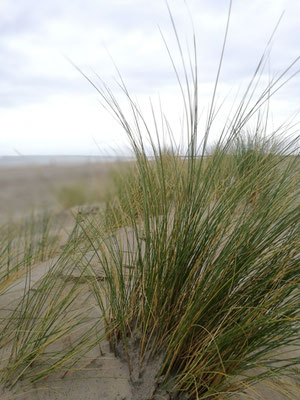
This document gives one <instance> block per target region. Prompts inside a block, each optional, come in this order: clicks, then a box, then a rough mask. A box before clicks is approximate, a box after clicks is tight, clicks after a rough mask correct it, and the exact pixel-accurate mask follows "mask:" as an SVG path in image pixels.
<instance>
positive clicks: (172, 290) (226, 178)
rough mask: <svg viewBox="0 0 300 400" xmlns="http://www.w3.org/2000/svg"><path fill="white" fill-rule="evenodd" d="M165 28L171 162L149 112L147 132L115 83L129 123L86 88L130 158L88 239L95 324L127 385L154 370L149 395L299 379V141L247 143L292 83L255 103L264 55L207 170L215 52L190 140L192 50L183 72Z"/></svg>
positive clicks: (194, 90)
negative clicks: (177, 99)
mask: <svg viewBox="0 0 300 400" xmlns="http://www.w3.org/2000/svg"><path fill="white" fill-rule="evenodd" d="M171 20H172V24H173V27H174V32H175V36H176V40H177V44H178V48H179V52H180V55H181V60H182V65H183V69H184V71H185V73H184V77H183V80H184V81H183V82H182V81H181V80H180V79H179V72H178V70H177V68H176V66H175V63H174V61H173V58H172V56H171V55H170V57H171V61H172V63H173V66H174V69H175V73H176V75H177V77H178V79H179V85H180V88H181V90H182V96H183V104H184V110H185V118H186V120H185V128H186V139H187V146H186V151H185V153H184V154H183V157H182V159H181V160H180V162H179V161H178V152H177V149H176V148H172V147H171V148H170V149H169V159H168V162H167V163H164V162H163V160H164V158H163V151H164V150H163V145H162V144H161V143H160V141H159V135H160V132H159V130H158V128H157V127H158V125H159V124H158V122H157V121H158V120H159V121H161V120H164V119H163V118H162V115H157V116H156V115H155V113H153V119H154V126H155V127H156V129H154V131H151V128H150V125H151V124H150V123H149V125H148V123H147V120H146V117H144V115H143V114H142V111H141V109H140V107H139V105H138V104H137V103H136V102H135V101H134V99H133V98H132V97H131V96H130V94H129V92H128V90H127V88H126V86H125V84H124V82H123V80H122V79H121V82H120V87H121V88H122V90H123V92H124V94H125V96H126V97H127V99H128V102H129V105H130V109H131V112H132V115H131V116H130V115H128V114H125V113H124V112H123V110H122V108H121V106H120V104H119V103H118V100H117V99H116V97H115V96H114V95H113V93H112V91H111V90H110V89H109V88H108V87H107V86H106V85H105V84H103V83H102V82H101V83H100V84H99V85H97V84H96V83H94V82H91V81H90V79H89V78H88V77H86V78H87V79H88V80H89V81H90V82H91V83H92V84H93V86H94V87H95V88H96V89H97V90H98V92H99V93H100V95H101V96H102V99H103V100H104V102H105V104H106V107H108V108H109V110H110V111H111V113H112V114H113V115H114V117H115V118H117V119H118V120H119V122H120V124H121V125H122V126H123V128H124V131H125V132H126V134H127V135H128V138H129V140H130V142H131V144H132V149H133V151H134V154H135V157H136V163H135V165H134V168H133V169H132V171H129V173H128V174H127V175H126V174H123V175H122V180H123V181H122V185H120V183H119V185H120V186H119V188H120V189H119V190H118V191H117V195H116V198H115V202H114V203H112V205H111V206H110V207H108V208H107V212H108V213H109V221H110V222H109V224H108V227H106V229H98V230H97V229H95V232H94V235H93V240H94V239H95V238H97V237H98V244H95V248H97V249H101V251H100V253H101V254H102V256H100V258H101V263H102V264H103V266H104V269H105V273H106V277H107V280H108V282H109V284H108V287H107V291H106V295H107V300H106V302H107V308H106V317H105V320H106V321H108V322H107V326H108V327H109V326H110V324H111V322H113V323H114V324H115V325H116V328H115V329H113V330H112V331H110V334H109V340H110V342H111V345H112V347H113V348H114V349H115V351H116V354H119V355H120V354H123V356H124V355H125V356H124V357H125V359H127V362H128V367H129V371H130V375H131V379H132V381H133V383H136V382H138V381H139V379H140V378H141V377H142V376H143V374H145V373H146V372H145V371H147V365H149V363H152V362H153V360H159V362H158V365H157V371H156V372H157V375H156V381H154V382H153V393H152V394H151V396H155V393H156V394H157V396H159V393H161V394H162V393H163V392H162V390H163V388H165V389H166V390H167V392H168V393H172V396H174V397H172V398H177V397H178V398H180V393H185V395H186V396H188V398H191V399H207V398H212V397H218V396H221V395H224V396H225V395H226V394H227V395H230V393H233V392H235V391H239V390H243V389H244V388H245V387H249V386H251V385H252V384H254V383H257V382H259V381H261V380H264V379H266V378H267V377H272V379H275V380H276V379H280V376H281V377H282V376H288V375H293V374H295V367H299V358H297V356H296V355H295V356H294V353H292V354H291V352H290V353H288V352H289V349H290V348H291V347H292V346H294V348H295V346H298V345H299V300H300V297H299V296H300V294H299V250H300V248H299V243H300V242H299V233H300V231H299V223H298V221H299V220H300V209H299V194H300V192H299V190H300V186H299V182H300V179H299V178H300V175H299V173H300V169H299V167H300V165H299V150H298V147H297V145H298V139H299V138H298V137H296V138H295V137H294V138H291V137H289V136H288V129H286V130H283V131H280V132H277V135H276V136H275V135H274V133H272V134H271V136H270V135H269V136H268V135H266V129H267V128H266V126H263V125H262V124H261V121H262V120H261V118H257V119H256V124H255V123H254V131H255V133H254V135H252V136H251V135H249V134H248V133H247V132H248V131H247V129H248V128H247V127H248V126H249V124H251V123H252V126H253V121H254V120H255V118H256V115H257V114H258V113H260V112H261V111H262V108H263V106H264V105H265V104H266V103H268V101H269V99H270V97H271V96H272V94H273V93H275V92H276V91H277V90H278V88H279V87H280V86H281V85H282V84H283V83H284V81H285V80H288V79H289V75H288V74H289V71H290V68H291V66H290V67H288V68H287V69H286V70H285V71H284V72H283V73H282V75H281V76H280V77H279V78H278V79H276V80H272V81H271V83H269V84H268V85H267V86H266V87H265V88H264V89H263V90H262V92H261V93H258V94H257V93H256V91H255V88H256V85H257V81H258V80H259V79H260V75H261V73H262V71H263V65H264V63H265V60H266V57H267V51H266V53H264V55H263V56H262V59H261V60H260V63H259V66H258V68H257V70H256V71H255V73H254V76H253V78H252V80H251V82H250V84H249V86H248V88H247V90H246V92H245V94H244V96H243V100H242V102H241V104H240V105H239V106H238V107H237V108H236V111H235V113H234V114H233V117H232V118H231V122H230V124H229V125H227V126H225V127H224V129H223V132H222V134H221V136H220V139H219V141H218V143H217V146H216V148H215V151H214V152H213V153H212V154H210V156H209V157H204V155H205V154H206V152H207V147H208V145H207V143H208V139H209V135H210V130H211V127H212V125H213V121H214V118H215V113H216V105H215V95H216V90H217V85H218V80H219V73H220V68H221V63H222V57H223V51H224V47H223V50H222V57H221V62H220V66H219V70H218V75H217V79H216V84H215V88H214V93H213V98H212V102H211V105H210V111H209V113H208V120H207V123H206V128H205V129H204V131H203V132H202V133H201V132H200V131H199V130H200V128H199V123H198V118H199V116H198V75H197V68H198V67H197V52H196V39H195V38H194V56H195V58H192V57H190V56H189V55H188V58H187V59H185V56H184V53H183V48H182V45H181V42H180V39H179V36H178V33H177V30H176V27H175V24H174V21H173V19H172V17H171ZM225 40H226V35H225ZM224 46H225V41H224ZM167 49H168V47H167ZM187 65H189V66H191V71H188V68H187ZM254 93H255V95H256V97H255V99H253V97H254ZM251 101H253V103H254V106H253V104H252V103H251ZM152 111H153V108H152ZM151 123H152V124H153V121H151ZM166 126H167V127H165V128H164V129H165V131H166V130H167V128H168V129H170V127H169V124H168V123H167V122H166ZM280 135H282V136H283V137H284V138H285V139H284V140H279V139H278V138H280ZM172 136H173V135H172ZM282 136H281V137H282ZM146 142H147V144H149V143H150V144H151V157H149V152H147V151H146V150H145V149H146V144H145V143H146ZM223 167H225V168H223ZM170 170H171V171H172V174H173V176H172V185H171V189H170V187H169V171H170ZM224 171H225V172H224ZM124 216H125V220H124ZM112 218H114V223H113V224H112V223H111V219H112ZM125 222H126V227H125V228H123V229H122V227H123V226H124V223H125ZM112 226H113V229H116V227H119V228H121V229H122V231H121V232H122V234H120V233H119V234H118V233H116V232H112V234H113V236H112V237H113V238H114V239H112V237H111V236H110V237H109V238H108V237H107V236H106V235H107V230H109V229H111V227H112ZM104 232H105V234H104ZM114 235H115V236H114ZM104 255H105V256H104ZM108 255H109V256H108ZM125 271H127V272H125ZM103 308H104V307H103ZM132 343H135V346H134V347H133V346H132ZM120 348H122V349H123V350H121V351H120ZM286 353H288V355H286ZM256 368H259V369H256ZM160 390H161V391H160ZM167 392H164V393H165V395H166V393H167ZM139 396H140V392H138V394H136V395H135V396H134V398H140V397H139ZM148 396H149V394H148ZM151 396H149V398H150V397H151ZM147 398H148V397H147ZM151 398H152V397H151ZM157 398H159V397H157Z"/></svg>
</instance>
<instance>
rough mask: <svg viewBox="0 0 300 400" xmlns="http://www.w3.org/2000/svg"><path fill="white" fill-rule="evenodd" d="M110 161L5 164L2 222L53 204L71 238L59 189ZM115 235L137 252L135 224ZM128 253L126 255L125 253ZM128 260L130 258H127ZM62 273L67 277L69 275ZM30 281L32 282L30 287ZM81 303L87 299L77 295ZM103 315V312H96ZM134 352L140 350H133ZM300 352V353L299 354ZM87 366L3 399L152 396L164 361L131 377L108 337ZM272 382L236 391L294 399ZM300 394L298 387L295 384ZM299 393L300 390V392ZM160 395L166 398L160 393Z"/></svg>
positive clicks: (10, 302)
mask: <svg viewBox="0 0 300 400" xmlns="http://www.w3.org/2000/svg"><path fill="white" fill-rule="evenodd" d="M108 168H109V167H108V166H107V165H101V164H100V165H73V166H43V167H35V166H31V167H26V168H20V167H14V168H5V169H1V168H0V222H1V221H2V222H4V221H6V220H7V219H8V217H9V216H12V217H13V218H14V219H17V218H19V217H21V216H23V215H24V214H26V213H27V214H28V213H30V212H31V210H32V209H37V210H38V209H40V208H41V207H45V206H47V207H49V208H51V209H53V210H55V213H56V215H58V220H60V221H61V224H62V225H63V228H64V232H65V235H62V237H61V245H63V244H64V242H65V241H66V237H67V234H68V232H69V231H70V230H71V229H72V226H73V224H74V220H73V218H72V215H71V213H70V212H68V211H66V210H64V209H63V207H62V206H61V205H60V204H59V202H58V200H57V197H56V195H55V193H56V190H57V188H59V187H60V186H63V185H66V184H68V185H69V184H70V183H71V182H78V181H79V180H80V179H85V180H86V181H90V182H95V179H99V180H100V181H101V179H104V177H105V176H106V174H107V171H108ZM124 230H127V231H126V233H127V234H129V236H130V237H131V240H129V241H124V240H123V239H122V238H124V235H125V231H124ZM115 239H116V240H119V241H122V243H123V244H122V245H123V246H124V247H123V249H124V254H126V251H128V250H130V251H134V244H135V237H134V233H133V232H132V231H130V228H123V229H122V230H120V231H116V232H115ZM124 257H126V256H125V255H124ZM57 262H58V256H55V257H53V258H52V259H50V260H47V261H45V262H43V263H39V264H36V265H34V266H33V267H32V271H31V277H30V279H31V285H30V288H31V289H34V288H35V287H36V286H37V285H38V284H39V282H40V281H41V280H42V279H43V277H44V276H45V275H46V274H47V273H48V272H49V271H50V272H51V271H52V270H53V269H54V268H55V266H56V265H57ZM124 263H125V264H126V259H125V260H124ZM93 267H94V271H96V274H97V276H98V277H99V279H101V277H102V276H103V270H102V267H101V265H99V263H98V265H97V260H95V263H94V265H93ZM73 277H74V279H76V277H77V275H76V270H74V271H73ZM60 278H62V279H64V277H63V276H61V277H60ZM25 283H26V282H25V277H24V276H21V277H20V278H19V279H18V280H17V281H16V282H15V283H14V285H13V287H11V288H9V290H7V291H6V292H5V293H4V294H2V295H1V296H0V303H1V307H0V313H1V314H0V317H1V318H3V317H5V315H7V313H8V312H9V310H11V309H13V308H14V307H15V306H16V305H17V304H18V301H19V300H20V298H22V296H23V294H24V291H26V290H27V289H26V288H28V282H27V283H26V284H25ZM26 285H27V286H26ZM84 296H86V298H85V299H84V301H88V302H89V304H92V302H93V300H92V299H90V298H89V297H88V294H87V293H85V294H84ZM77 301H78V304H80V303H82V302H83V299H80V298H79V299H77ZM95 317H97V314H95ZM74 340H75V338H74V337H72V335H70V337H69V338H64V339H63V340H62V341H61V343H57V344H56V345H55V346H58V348H59V346H62V347H63V348H65V347H68V346H70V343H72V342H73V341H74ZM8 351H9V349H3V350H2V352H0V365H1V358H3V357H5V354H7V352H8ZM133 351H134V350H133ZM299 355H300V354H299ZM85 360H86V362H85V365H84V367H82V369H81V370H80V371H74V372H73V373H70V374H67V375H66V376H64V375H62V373H60V374H59V373H57V374H54V375H51V376H50V377H48V378H47V379H46V380H44V381H42V382H40V383H37V384H32V385H29V386H28V385H27V386H25V384H24V383H22V382H21V383H18V384H17V386H16V388H15V390H17V391H18V395H16V393H15V390H14V391H10V390H7V389H5V388H3V387H2V388H1V387H0V398H1V400H6V399H7V400H8V399H15V398H16V399H19V400H93V399H104V400H105V399H107V400H139V399H140V400H143V399H145V400H146V399H148V398H150V397H151V396H152V394H153V392H154V388H155V387H154V385H153V382H154V379H155V374H156V372H157V369H158V365H159V362H160V360H154V362H153V363H152V364H151V365H149V367H148V368H147V371H146V372H145V374H144V376H142V377H141V378H140V379H139V380H136V381H135V382H134V383H132V381H130V378H129V373H128V368H127V363H126V360H125V359H123V358H122V357H116V356H115V355H114V353H112V352H111V350H110V348H109V345H108V343H107V341H106V340H104V341H103V342H102V343H101V347H99V346H96V347H95V348H94V349H92V350H91V351H90V352H89V353H88V354H87V355H86V357H85ZM288 383H292V384H293V385H295V384H297V383H298V384H299V382H296V381H289V382H288ZM271 385H272V383H271V382H265V383H260V384H258V385H255V386H254V387H253V388H251V389H246V390H245V393H244V394H239V395H234V396H233V399H234V400H242V399H255V400H259V399H266V400H285V399H288V398H289V397H287V393H286V392H285V390H286V387H288V386H289V385H287V386H286V387H283V386H281V387H273V388H272V387H271ZM294 393H295V397H294V398H297V389H296V388H295V389H294ZM298 394H299V392H298ZM154 398H155V399H156V400H158V399H163V398H166V399H167V400H168V399H170V398H169V397H168V396H167V395H166V396H165V397H158V396H157V397H154Z"/></svg>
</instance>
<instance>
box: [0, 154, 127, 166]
mask: <svg viewBox="0 0 300 400" xmlns="http://www.w3.org/2000/svg"><path fill="white" fill-rule="evenodd" d="M131 159H132V158H131V157H116V156H81V155H79V156H76V155H75V156H63V155H59V156H57V155H56V156H55V155H54V156H51V155H49V156H18V155H17V156H0V168H2V167H17V166H27V165H28V166H32V165H68V164H90V163H99V162H115V161H126V160H128V161H129V160H131Z"/></svg>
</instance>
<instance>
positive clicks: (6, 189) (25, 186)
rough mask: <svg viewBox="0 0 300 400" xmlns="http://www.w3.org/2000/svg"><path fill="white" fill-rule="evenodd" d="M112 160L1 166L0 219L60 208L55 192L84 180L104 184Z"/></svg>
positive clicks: (89, 183) (86, 182) (100, 185)
mask: <svg viewBox="0 0 300 400" xmlns="http://www.w3.org/2000/svg"><path fill="white" fill-rule="evenodd" d="M111 167H112V164H111V163H93V164H81V165H64V166H63V165H41V166H36V165H31V166H30V165H29V166H26V165H25V166H22V167H20V166H17V167H0V222H1V221H3V220H4V219H7V218H9V217H10V216H11V217H13V218H16V217H19V216H23V215H24V214H26V213H29V212H31V211H32V210H35V209H39V208H41V207H51V208H53V207H54V208H61V204H60V203H59V200H58V195H57V193H58V191H59V189H61V188H62V187H68V186H70V185H74V184H82V182H84V183H85V184H87V185H90V186H97V187H102V186H103V185H104V184H105V181H106V178H107V174H108V171H109V169H110V168H111Z"/></svg>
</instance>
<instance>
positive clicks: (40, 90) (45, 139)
mask: <svg viewBox="0 0 300 400" xmlns="http://www.w3.org/2000/svg"><path fill="white" fill-rule="evenodd" d="M186 3H187V4H188V6H189V10H190V13H191V15H192V17H193V21H194V25H195V30H196V34H197V40H198V58H199V60H198V61H199V70H200V72H199V76H200V89H201V95H200V96H201V106H202V105H203V111H204V109H205V106H206V105H207V103H208V101H209V98H210V96H211V93H212V88H213V82H214V79H215V76H216V71H217V66H218V60H219V57H220V50H221V45H222V40H223V36H224V30H225V25H226V18H227V14H228V5H229V1H228V0H190V1H189V0H186ZM169 5H170V7H171V9H172V13H173V16H174V19H175V22H176V25H177V28H178V31H179V33H180V36H181V38H182V40H183V42H185V40H186V39H187V41H188V42H189V43H191V41H190V38H191V36H190V34H191V29H190V28H191V21H190V17H189V13H188V11H187V7H186V5H185V2H184V0H169ZM283 11H285V14H284V17H283V19H282V21H281V23H280V26H279V28H278V30H277V33H276V36H275V39H274V45H273V49H272V53H271V58H270V61H271V62H270V65H271V67H270V73H271V75H272V76H273V74H276V73H279V72H280V71H282V70H283V69H284V68H286V67H287V66H288V65H289V64H290V63H291V62H292V61H293V60H294V59H295V58H296V57H297V56H299V55H300V42H299V38H300V1H299V0H251V1H249V0H233V6H232V14H231V22H230V30H229V36H228V42H227V47H226V52H225V58H224V64H223V70H222V74H221V82H222V84H221V86H220V90H221V92H222V95H224V94H227V93H229V94H230V95H232V93H233V92H234V94H235V91H236V90H237V89H238V88H239V87H240V85H241V86H242V87H243V85H245V84H246V83H247V81H249V78H250V77H251V74H252V73H253V71H254V69H255V66H256V65H257V63H258V61H259V58H260V56H261V54H262V52H263V50H264V48H265V45H266V43H267V41H268V39H269V37H270V35H271V33H272V31H273V29H274V27H275V25H276V23H277V21H278V19H279V17H280V15H281V13H282V12H283ZM158 27H160V29H161V30H162V32H163V33H164V36H165V37H166V39H167V41H168V43H169V46H170V48H171V50H172V52H174V54H175V53H176V50H175V46H174V35H173V34H172V26H171V23H170V19H169V16H168V12H167V7H166V3H165V1H164V0H72V1H67V0H43V1H38V0H14V1H12V0H0V124H1V125H0V155H14V154H18V153H20V154H24V155H31V154H87V155H94V154H99V152H103V153H105V152H109V151H110V150H109V149H111V148H113V149H114V148H116V147H118V146H119V147H120V148H122V146H123V143H125V134H124V133H123V132H121V131H120V129H119V127H118V126H117V125H116V124H115V123H114V122H113V121H112V119H111V117H110V116H109V115H108V114H107V112H106V111H105V110H104V109H103V108H102V107H101V105H100V103H99V95H97V93H96V91H95V90H94V89H93V88H92V87H91V85H89V84H88V82H87V81H86V80H85V79H84V78H83V77H82V76H81V75H80V74H79V73H78V71H77V70H76V69H75V68H74V67H73V66H72V64H71V63H70V62H69V61H68V59H70V60H72V61H73V62H74V63H75V64H76V65H77V66H78V67H79V68H80V69H82V70H83V71H84V72H85V73H87V74H88V75H89V76H90V77H92V79H94V80H95V81H97V78H96V75H95V73H97V74H99V76H101V78H102V79H103V80H104V81H105V82H108V84H109V85H112V86H113V87H114V88H115V89H114V90H115V91H116V94H117V96H118V90H117V88H116V87H115V85H114V83H113V77H114V76H116V72H115V70H114V66H113V63H112V61H111V59H110V56H109V54H110V55H111V56H112V58H113V59H114V61H115V63H116V65H117V66H118V68H119V70H120V71H121V73H122V76H123V77H124V80H125V81H126V84H127V85H128V88H129V90H130V92H131V94H132V95H133V96H134V97H135V96H136V97H137V99H139V101H140V102H141V104H142V105H143V104H144V102H146V100H147V99H148V98H149V96H151V97H153V98H154V99H155V98H157V96H158V94H160V95H161V96H162V99H163V107H164V110H165V111H166V114H167V115H168V116H169V118H170V120H171V123H174V124H176V123H178V121H179V118H180V116H179V115H180V107H181V102H180V99H179V97H178V96H177V95H178V91H176V79H175V76H174V74H173V72H172V66H171V63H170V60H169V58H168V55H167V52H166V49H165V46H164V43H163V40H162V37H161V34H160V32H159V28H158ZM108 53H109V54H108ZM298 67H299V68H300V64H299V65H298ZM296 69H297V68H296ZM267 72H268V71H266V75H265V77H267ZM229 97H230V96H229ZM271 106H272V110H273V111H272V116H273V119H274V120H275V122H276V123H277V122H280V121H281V120H283V119H285V118H287V117H289V116H290V115H291V114H292V113H293V112H295V111H297V110H299V109H300V107H299V106H300V79H299V77H298V76H296V77H295V78H294V79H293V81H292V82H291V83H289V84H288V85H287V86H286V87H285V88H284V89H282V90H281V91H280V92H279V93H278V94H277V95H276V96H275V97H274V100H273V101H272V103H271ZM225 109H226V107H225ZM218 118H219V121H218V122H219V123H220V124H222V123H224V118H225V117H224V116H222V115H221V114H220V116H219V117H218Z"/></svg>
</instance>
